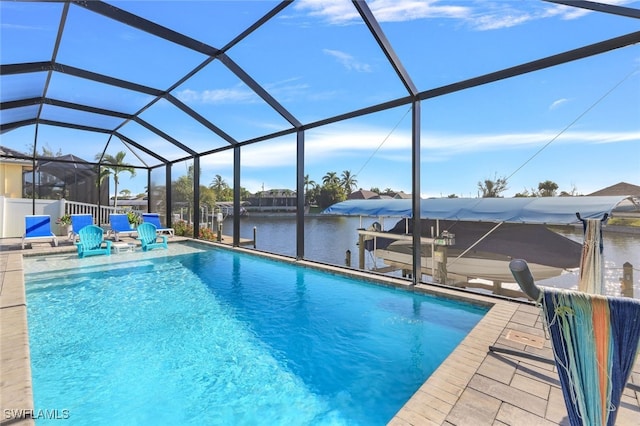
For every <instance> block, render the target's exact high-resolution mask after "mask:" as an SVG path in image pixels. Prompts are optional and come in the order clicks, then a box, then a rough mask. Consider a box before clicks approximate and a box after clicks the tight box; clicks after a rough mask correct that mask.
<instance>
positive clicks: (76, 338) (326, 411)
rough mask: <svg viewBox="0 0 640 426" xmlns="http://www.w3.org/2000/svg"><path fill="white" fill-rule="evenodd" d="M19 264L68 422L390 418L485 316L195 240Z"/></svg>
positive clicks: (54, 393)
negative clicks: (150, 248) (209, 246)
mask: <svg viewBox="0 0 640 426" xmlns="http://www.w3.org/2000/svg"><path fill="white" fill-rule="evenodd" d="M169 254H171V255H169ZM52 265H54V266H52ZM25 272H26V274H25V280H26V288H27V302H28V320H29V333H30V346H31V349H30V350H31V365H32V375H33V388H34V400H35V406H36V408H37V409H50V410H51V409H58V410H68V413H69V416H70V418H71V419H72V420H74V421H73V424H116V423H117V424H268V425H273V424H304V425H307V424H309V425H311V424H317V425H324V424H350V425H354V424H363V425H371V424H385V423H386V422H388V421H389V420H390V419H391V418H392V417H393V415H394V414H395V413H396V412H397V410H399V409H400V408H401V407H402V405H403V404H404V403H405V402H406V401H407V400H408V399H409V398H410V397H411V395H412V394H413V393H414V392H415V391H416V390H417V389H418V388H419V387H420V385H421V384H422V383H423V382H424V381H425V379H426V378H427V377H428V376H429V375H430V374H431V373H432V372H433V371H434V370H435V368H437V366H438V365H439V364H440V363H441V362H442V361H443V360H444V359H445V358H446V356H447V355H448V354H449V353H450V352H451V351H452V350H453V348H454V347H455V346H456V345H457V344H458V343H459V342H460V341H461V340H462V339H463V338H464V336H465V335H466V334H467V333H468V332H469V331H470V330H471V328H473V326H474V325H475V324H476V323H477V322H478V321H479V320H480V319H481V318H482V316H483V315H484V313H485V312H486V309H485V308H483V307H479V306H474V305H471V304H465V303H460V302H454V301H450V300H446V299H439V298H435V297H431V296H428V295H421V294H416V293H412V292H406V291H401V290H397V289H393V288H387V287H383V286H377V285H373V284H371V283H367V282H364V281H359V280H356V279H353V278H347V277H343V276H341V275H337V274H330V273H326V272H322V271H318V270H315V269H311V268H304V267H299V266H295V265H290V264H287V263H284V262H278V261H274V260H269V259H264V258H262V257H258V256H252V255H247V254H242V253H237V252H233V251H229V250H224V249H201V245H197V244H195V245H188V244H171V245H170V249H169V250H168V251H155V252H149V253H133V254H131V253H129V254H122V255H114V256H110V257H108V258H107V257H97V258H89V259H82V260H80V259H77V257H76V256H75V255H58V256H48V257H46V258H35V257H34V258H26V259H25ZM38 424H41V423H40V422H39V423H38Z"/></svg>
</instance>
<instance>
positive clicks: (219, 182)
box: [209, 175, 228, 193]
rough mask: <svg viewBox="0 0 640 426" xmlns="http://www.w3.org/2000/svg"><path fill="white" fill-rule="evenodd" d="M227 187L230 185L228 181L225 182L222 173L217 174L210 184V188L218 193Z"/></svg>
mask: <svg viewBox="0 0 640 426" xmlns="http://www.w3.org/2000/svg"><path fill="white" fill-rule="evenodd" d="M227 187H228V185H227V182H225V181H224V179H223V178H222V176H220V175H216V176H215V177H214V178H213V180H212V181H211V184H210V185H209V188H211V189H213V190H214V191H215V192H216V193H220V192H221V191H222V190H223V189H225V188H227Z"/></svg>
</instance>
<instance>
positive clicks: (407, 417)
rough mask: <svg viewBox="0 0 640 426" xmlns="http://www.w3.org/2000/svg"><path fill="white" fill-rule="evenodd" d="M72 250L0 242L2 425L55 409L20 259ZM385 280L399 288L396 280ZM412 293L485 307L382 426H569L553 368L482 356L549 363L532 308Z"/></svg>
mask: <svg viewBox="0 0 640 426" xmlns="http://www.w3.org/2000/svg"><path fill="white" fill-rule="evenodd" d="M171 240H173V241H179V240H181V238H178V237H176V238H172V239H171ZM133 241H134V240H133V239H132V242H133ZM73 250H74V248H73V246H72V245H71V243H70V242H67V243H65V242H63V241H61V245H60V247H57V248H53V247H52V246H51V244H49V243H42V244H39V243H34V244H33V245H32V247H31V248H27V249H26V250H24V251H23V250H20V246H19V240H15V239H11V240H9V239H5V240H0V345H1V346H0V361H1V363H0V409H1V410H2V412H1V414H0V415H1V416H2V418H1V419H0V425H2V426H4V425H7V426H8V425H12V426H13V425H31V424H33V420H32V419H31V418H28V417H29V416H28V415H27V416H24V413H25V412H26V413H29V411H28V410H32V411H31V412H35V413H36V414H37V412H38V411H37V410H38V409H46V408H55V407H34V405H33V393H32V389H31V369H30V363H29V338H28V329H27V310H26V300H25V292H24V275H23V268H22V256H23V254H24V255H37V254H44V253H52V252H64V251H73ZM389 281H390V282H391V283H392V284H394V285H400V286H406V282H403V281H400V280H396V281H393V280H389ZM418 290H419V291H426V292H433V293H437V294H442V295H445V296H448V297H454V298H458V299H460V298H462V299H471V300H474V301H476V302H478V303H483V304H489V305H493V306H492V308H491V309H490V310H489V312H488V313H487V314H486V315H485V317H484V318H483V319H482V320H481V321H480V322H479V324H478V325H477V326H476V327H475V328H474V329H473V330H472V332H471V333H470V334H469V335H468V336H467V337H466V338H465V339H464V340H463V341H462V343H461V344H460V345H459V346H458V347H457V348H456V349H455V350H454V352H453V353H452V354H451V355H450V356H449V357H448V358H447V359H446V360H445V361H444V362H443V363H442V365H440V367H439V368H438V369H437V370H436V371H435V372H434V374H433V375H432V376H431V377H429V379H428V380H427V381H426V382H425V383H424V384H423V385H422V387H421V388H420V389H419V390H418V391H417V392H416V393H415V394H414V395H413V397H412V398H411V399H410V400H409V401H408V402H407V403H406V404H405V406H404V407H403V408H402V409H401V410H400V411H399V412H398V413H397V414H396V416H395V417H394V418H393V419H392V420H391V421H390V422H389V424H390V425H394V426H401V425H461V426H466V425H473V426H481V425H527V426H528V425H568V424H569V422H568V418H567V411H566V408H565V406H564V400H563V397H562V391H561V388H560V382H559V380H558V375H557V373H556V369H555V366H554V365H553V364H548V363H545V362H542V361H538V360H532V359H528V358H525V357H522V356H518V355H508V354H504V353H500V352H492V351H490V350H489V347H490V346H495V347H497V348H506V349H513V350H517V351H524V352H527V353H530V354H533V355H539V356H542V357H545V358H548V359H551V358H552V352H551V348H550V343H549V340H547V339H545V334H544V331H543V328H542V323H541V320H540V315H539V314H540V312H539V310H538V308H537V307H535V306H533V305H532V304H528V303H519V302H512V301H507V300H504V299H499V298H495V297H489V296H483V295H478V294H473V293H463V292H461V291H459V290H455V289H447V288H434V287H433V286H426V285H419V286H418ZM630 383H633V384H635V385H640V358H637V359H636V363H635V365H634V369H633V373H632V376H631V379H630ZM635 389H637V387H636V388H635ZM388 391H389V392H393V390H392V389H389V390H388ZM34 409H35V411H33V410H34ZM11 410H13V411H11ZM21 410H22V411H21ZM25 410H26V411H25ZM20 413H23V414H20ZM16 417H18V418H16ZM25 417H26V418H25ZM616 424H617V425H621V426H626V425H629V426H633V425H640V392H638V391H636V390H632V389H629V388H627V389H625V392H624V395H623V398H622V405H621V407H620V412H619V413H618V419H617V423H616Z"/></svg>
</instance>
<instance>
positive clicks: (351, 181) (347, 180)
mask: <svg viewBox="0 0 640 426" xmlns="http://www.w3.org/2000/svg"><path fill="white" fill-rule="evenodd" d="M340 183H341V184H342V186H343V187H344V190H345V192H346V193H347V195H348V194H351V191H352V190H353V188H354V187H356V186H357V185H358V180H357V179H356V176H355V175H352V174H351V171H349V170H345V171H343V172H342V180H341V181H340Z"/></svg>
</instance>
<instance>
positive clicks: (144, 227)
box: [138, 222, 158, 245]
mask: <svg viewBox="0 0 640 426" xmlns="http://www.w3.org/2000/svg"><path fill="white" fill-rule="evenodd" d="M138 238H139V239H140V242H141V243H142V244H143V245H146V244H150V243H155V242H156V238H158V234H157V228H156V226H155V225H154V224H153V223H149V222H144V223H141V224H140V225H138Z"/></svg>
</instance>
